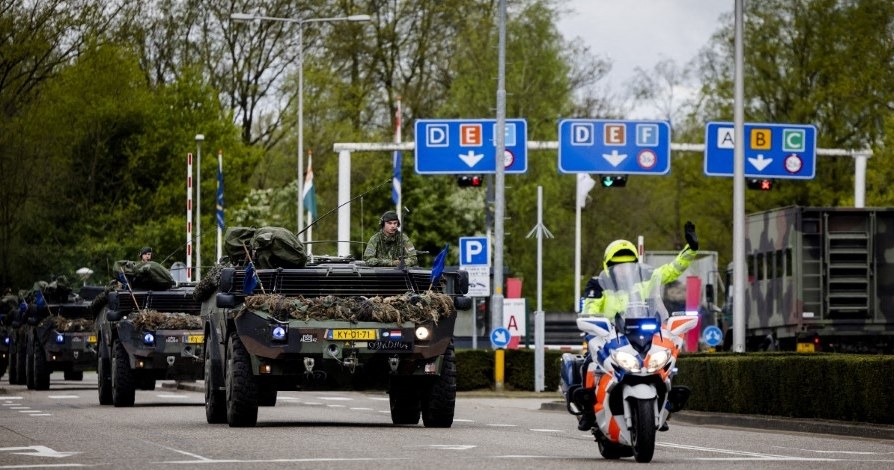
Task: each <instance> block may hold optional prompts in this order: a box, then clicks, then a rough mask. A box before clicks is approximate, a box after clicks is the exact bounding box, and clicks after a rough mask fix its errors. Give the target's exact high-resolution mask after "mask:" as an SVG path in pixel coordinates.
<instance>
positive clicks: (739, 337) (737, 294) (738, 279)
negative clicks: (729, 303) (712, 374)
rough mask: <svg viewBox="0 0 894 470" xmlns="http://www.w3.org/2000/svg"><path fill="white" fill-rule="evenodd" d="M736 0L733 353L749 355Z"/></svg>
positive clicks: (741, 75)
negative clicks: (746, 338) (746, 324)
mask: <svg viewBox="0 0 894 470" xmlns="http://www.w3.org/2000/svg"><path fill="white" fill-rule="evenodd" d="M743 2H744V0H736V13H735V15H736V20H735V21H736V52H735V54H736V59H735V60H736V66H735V68H736V71H735V81H734V100H735V103H734V112H733V117H734V121H735V122H734V124H735V131H734V132H735V136H734V137H733V140H734V143H733V144H734V149H733V351H735V352H739V353H743V352H745V110H744V109H745V108H744V100H745V82H744V75H745V71H744V63H745V61H744V58H743V57H744V50H745V47H744V44H743V42H744V41H743V38H742V34H743V27H742V26H743V25H742V3H743Z"/></svg>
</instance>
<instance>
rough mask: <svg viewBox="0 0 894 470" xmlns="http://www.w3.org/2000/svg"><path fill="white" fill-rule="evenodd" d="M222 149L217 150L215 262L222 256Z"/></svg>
mask: <svg viewBox="0 0 894 470" xmlns="http://www.w3.org/2000/svg"><path fill="white" fill-rule="evenodd" d="M223 210H224V208H223V150H218V151H217V258H215V260H214V262H215V263H217V262H219V261H220V259H221V258H222V257H223V227H224V218H223Z"/></svg>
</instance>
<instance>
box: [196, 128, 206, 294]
mask: <svg viewBox="0 0 894 470" xmlns="http://www.w3.org/2000/svg"><path fill="white" fill-rule="evenodd" d="M203 140H205V136H204V135H202V134H196V150H197V151H196V158H197V160H196V282H199V281H201V280H202V141H203Z"/></svg>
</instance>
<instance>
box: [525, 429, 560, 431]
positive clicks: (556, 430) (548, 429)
mask: <svg viewBox="0 0 894 470" xmlns="http://www.w3.org/2000/svg"><path fill="white" fill-rule="evenodd" d="M528 431H534V432H565V431H564V430H562V429H528Z"/></svg>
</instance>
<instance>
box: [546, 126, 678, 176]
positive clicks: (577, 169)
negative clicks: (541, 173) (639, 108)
mask: <svg viewBox="0 0 894 470" xmlns="http://www.w3.org/2000/svg"><path fill="white" fill-rule="evenodd" d="M670 140H671V139H670V124H668V123H667V122H666V121H622V120H606V119H564V120H562V121H559V171H561V172H562V173H602V174H624V175H627V174H647V175H664V174H667V173H668V172H669V171H670Z"/></svg>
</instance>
